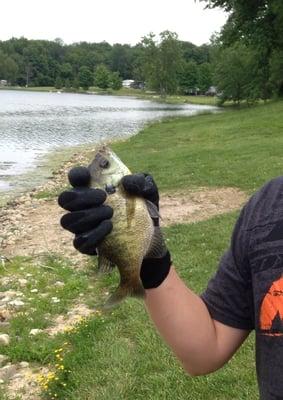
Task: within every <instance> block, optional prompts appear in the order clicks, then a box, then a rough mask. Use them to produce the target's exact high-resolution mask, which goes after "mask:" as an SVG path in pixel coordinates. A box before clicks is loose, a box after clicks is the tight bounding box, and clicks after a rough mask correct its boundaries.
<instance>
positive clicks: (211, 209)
mask: <svg viewBox="0 0 283 400" xmlns="http://www.w3.org/2000/svg"><path fill="white" fill-rule="evenodd" d="M246 199H247V195H246V194H245V193H244V192H242V191H240V190H238V189H235V188H215V189H211V188H201V189H198V190H194V191H187V192H183V193H177V194H164V195H162V197H161V201H160V214H161V218H162V220H161V224H162V225H163V226H168V225H172V224H177V223H190V222H197V221H201V220H204V219H208V218H211V217H212V216H214V215H217V214H222V213H225V212H228V211H232V210H235V209H238V208H239V207H241V206H242V205H243V203H244V202H245V201H246ZM63 214H64V210H62V209H60V207H59V206H58V204H57V201H56V200H48V201H47V200H44V201H42V200H40V201H38V200H33V201H31V204H29V205H28V206H26V212H25V213H24V215H23V216H22V217H21V221H20V224H19V225H18V226H17V231H19V232H17V235H16V237H14V238H13V242H12V243H11V244H9V241H8V244H7V245H6V246H5V248H4V255H5V256H7V257H12V256H16V255H25V256H26V255H31V256H34V255H39V254H42V253H49V252H50V253H57V254H62V255H64V256H65V257H68V258H71V259H73V260H75V261H76V262H77V263H78V264H79V263H80V262H83V261H84V260H86V259H87V257H86V256H83V255H80V254H79V253H78V252H77V251H76V250H75V249H74V248H73V245H72V238H73V235H72V234H70V233H69V232H67V231H65V230H64V229H62V228H61V226H60V218H61V216H62V215H63ZM2 254H3V253H2ZM78 267H79V265H78Z"/></svg>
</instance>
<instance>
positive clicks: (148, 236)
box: [88, 146, 166, 307]
mask: <svg viewBox="0 0 283 400" xmlns="http://www.w3.org/2000/svg"><path fill="white" fill-rule="evenodd" d="M88 168H89V171H90V174H91V186H92V187H95V188H100V189H103V190H105V191H106V192H107V194H108V195H107V199H106V201H105V204H108V205H109V206H111V207H112V208H113V210H114V214H113V217H112V222H113V230H112V231H111V232H110V234H109V235H107V236H106V238H105V239H104V240H103V242H102V243H101V244H100V245H99V246H98V249H97V250H98V268H99V270H100V271H109V270H111V269H112V268H113V267H114V266H117V267H118V269H119V273H120V284H119V287H118V288H117V289H116V291H115V292H114V293H113V294H112V295H111V296H110V298H109V299H108V301H107V303H106V305H105V306H106V307H111V306H113V305H115V304H116V303H119V302H120V301H121V300H123V299H124V298H125V297H126V296H134V297H143V296H144V288H143V286H142V282H141V280H140V268H141V264H142V261H143V258H144V257H145V256H147V257H161V256H162V255H164V254H165V252H166V247H165V245H164V241H163V238H162V233H161V230H160V228H159V227H156V226H154V224H153V221H152V217H157V216H158V210H157V208H156V207H155V205H154V204H153V203H151V202H149V201H147V200H145V199H143V198H141V197H136V196H133V195H130V194H128V193H127V192H126V191H125V190H124V188H123V185H122V184H121V178H122V177H123V176H125V175H129V174H131V172H130V170H129V169H128V168H127V167H126V165H125V164H123V162H122V161H121V160H120V159H119V158H118V156H117V155H116V154H115V153H114V152H113V151H112V150H111V149H110V148H108V147H106V146H103V147H101V148H100V149H98V150H97V152H96V153H95V156H94V159H93V161H92V163H91V164H90V165H89V167H88Z"/></svg>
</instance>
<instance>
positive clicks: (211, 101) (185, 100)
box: [0, 86, 218, 106]
mask: <svg viewBox="0 0 283 400" xmlns="http://www.w3.org/2000/svg"><path fill="white" fill-rule="evenodd" d="M1 90H10V91H17V90H18V91H20V92H43V93H70V94H85V95H90V96H92V95H99V96H116V97H122V96H125V97H135V98H137V99H141V100H150V101H155V102H159V103H165V104H199V105H211V106H218V104H217V102H218V98H217V97H216V96H205V95H197V96H185V95H168V96H166V98H163V97H161V96H160V95H158V94H157V93H155V92H152V91H145V90H142V89H132V88H121V89H119V90H113V89H106V90H103V89H100V88H98V87H90V89H89V90H82V89H78V90H77V89H67V90H66V89H64V88H62V89H56V88H55V87H53V86H46V87H44V86H42V87H28V88H26V87H20V86H2V87H1V86H0V91H1Z"/></svg>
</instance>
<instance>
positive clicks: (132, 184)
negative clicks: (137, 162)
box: [121, 174, 145, 196]
mask: <svg viewBox="0 0 283 400" xmlns="http://www.w3.org/2000/svg"><path fill="white" fill-rule="evenodd" d="M121 183H122V185H123V186H124V189H125V190H126V191H127V192H128V193H129V194H133V195H135V196H143V190H144V186H145V175H144V174H133V175H125V176H124V177H123V178H122V179H121Z"/></svg>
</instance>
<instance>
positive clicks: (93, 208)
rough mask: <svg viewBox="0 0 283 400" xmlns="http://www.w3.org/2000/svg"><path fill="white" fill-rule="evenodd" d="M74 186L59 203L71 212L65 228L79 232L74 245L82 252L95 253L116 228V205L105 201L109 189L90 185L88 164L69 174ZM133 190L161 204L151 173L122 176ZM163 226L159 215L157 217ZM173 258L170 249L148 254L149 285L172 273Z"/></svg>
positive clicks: (144, 266) (145, 281)
mask: <svg viewBox="0 0 283 400" xmlns="http://www.w3.org/2000/svg"><path fill="white" fill-rule="evenodd" d="M68 178H69V181H70V183H71V185H72V186H73V189H71V190H67V191H65V192H63V193H61V194H60V196H59V198H58V203H59V205H60V206H61V207H63V208H64V209H65V210H67V211H70V213H67V214H65V215H64V216H63V217H62V219H61V225H62V227H63V228H65V229H67V230H69V231H70V232H72V233H75V239H74V246H75V248H76V249H77V250H79V251H80V252H81V253H84V254H89V255H95V254H96V247H97V245H99V243H101V242H102V241H103V239H104V238H105V236H106V235H107V234H109V233H110V232H111V230H112V227H113V226H112V222H111V217H112V215H113V209H112V208H111V207H110V206H108V205H103V203H104V201H105V200H106V193H105V192H104V191H103V190H101V189H92V188H89V184H90V173H89V171H88V169H87V168H85V167H76V168H73V169H72V170H70V172H69V175H68ZM122 184H123V186H124V188H125V190H126V191H127V192H128V193H129V194H133V195H135V196H141V197H143V198H145V199H146V200H149V201H151V202H152V203H153V204H154V205H155V206H156V207H157V208H159V194H158V189H157V186H156V184H155V182H154V180H153V178H152V176H151V175H148V174H134V175H127V176H125V177H123V178H122ZM153 222H154V225H155V226H156V227H157V226H159V218H158V217H153ZM170 266H171V259H170V253H169V251H167V252H166V254H165V255H164V256H163V257H161V258H144V260H143V263H142V266H141V272H140V276H141V280H142V283H143V286H144V288H145V289H150V288H154V287H157V286H159V285H160V284H161V283H162V282H163V280H164V279H165V278H166V276H167V275H168V273H169V270H170Z"/></svg>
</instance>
